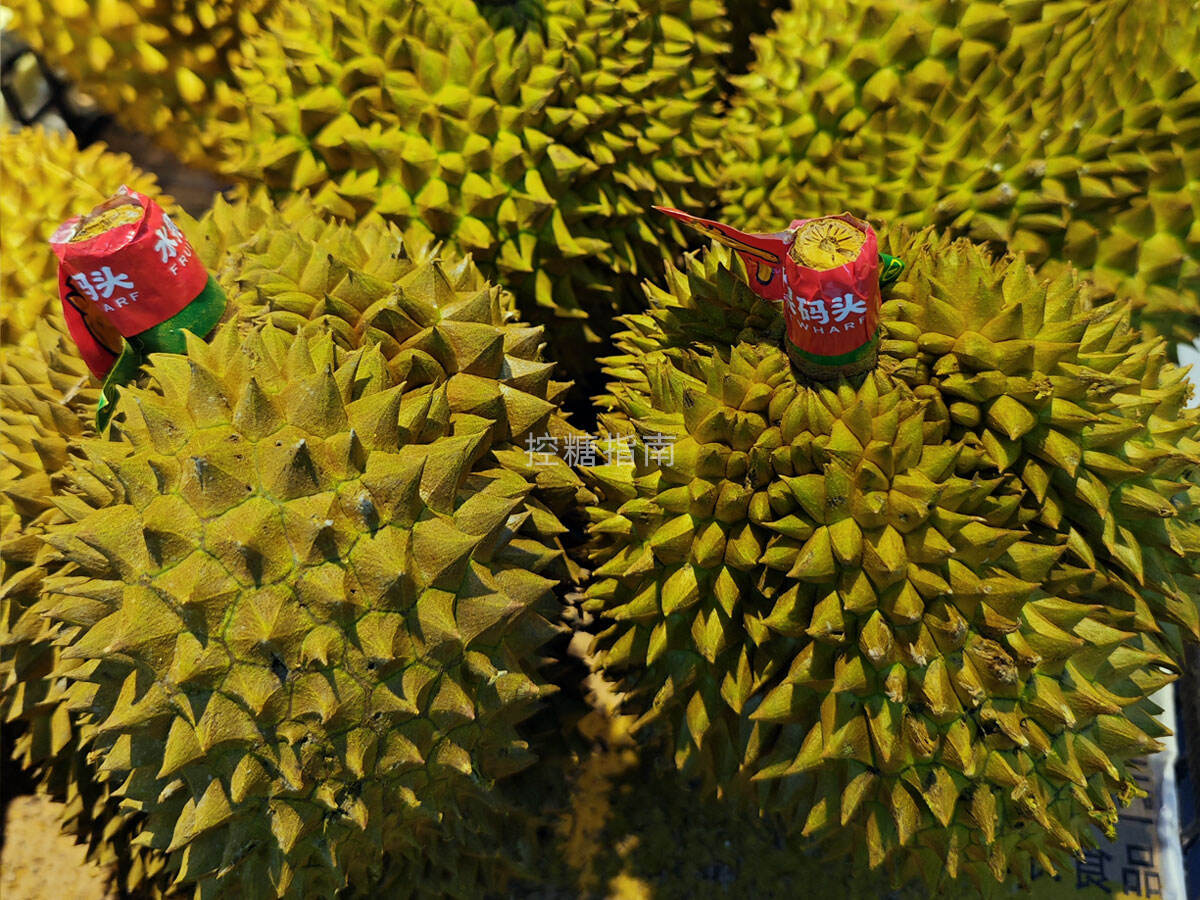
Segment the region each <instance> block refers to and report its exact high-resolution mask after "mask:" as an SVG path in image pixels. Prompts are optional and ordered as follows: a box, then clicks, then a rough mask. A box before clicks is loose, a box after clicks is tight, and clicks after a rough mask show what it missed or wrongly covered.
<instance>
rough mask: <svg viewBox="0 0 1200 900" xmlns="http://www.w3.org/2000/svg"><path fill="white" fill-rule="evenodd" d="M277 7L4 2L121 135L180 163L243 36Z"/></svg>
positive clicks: (199, 136) (253, 1)
mask: <svg viewBox="0 0 1200 900" xmlns="http://www.w3.org/2000/svg"><path fill="white" fill-rule="evenodd" d="M273 2H274V0H199V2H194V0H188V2H184V0H137V2H132V0H54V2H53V3H48V2H44V0H10V2H9V3H8V4H7V5H8V7H9V8H10V9H11V10H12V11H13V13H14V14H15V15H14V20H13V23H12V27H13V29H14V30H15V31H16V32H17V33H18V34H20V36H21V37H22V38H24V39H25V40H26V41H27V42H28V43H29V45H30V46H31V47H32V48H33V49H34V50H36V51H37V52H38V53H40V54H41V55H42V56H43V57H44V58H45V59H47V60H48V61H49V62H50V63H51V64H53V65H54V66H56V67H59V68H61V69H63V70H64V71H65V73H66V75H67V77H69V78H70V79H71V80H73V81H74V82H75V83H76V84H78V85H80V86H81V87H82V88H83V89H84V90H86V91H87V93H88V94H89V95H91V96H93V97H94V98H95V99H96V100H97V101H98V102H99V103H100V104H101V106H103V107H105V108H106V109H107V110H109V111H110V112H112V113H116V114H117V115H118V116H119V118H120V121H121V124H122V125H124V126H125V127H127V128H131V129H134V130H137V131H140V132H142V133H144V134H148V135H152V136H153V138H154V140H155V141H156V142H157V143H158V144H160V145H161V146H163V147H166V148H167V149H169V150H171V151H172V152H174V153H175V154H177V155H178V156H180V157H181V158H183V159H184V160H185V161H187V162H192V163H196V164H199V163H200V162H201V161H202V160H203V159H204V158H205V157H206V156H207V155H208V154H210V153H212V152H213V150H214V146H213V143H212V135H211V133H210V132H209V130H208V129H207V127H206V126H205V122H206V120H207V116H208V111H209V109H210V108H211V104H212V103H213V99H214V96H215V94H216V93H217V91H218V90H219V86H223V85H225V84H227V83H228V80H229V77H230V64H231V63H232V61H233V60H235V59H236V58H237V54H238V52H239V51H238V48H239V46H240V44H241V42H242V41H243V40H244V39H245V37H246V36H248V35H251V34H254V33H255V32H256V31H257V30H258V28H259V19H260V17H261V16H263V15H265V14H266V12H267V11H268V10H269V9H270V8H271V5H272V3H273Z"/></svg>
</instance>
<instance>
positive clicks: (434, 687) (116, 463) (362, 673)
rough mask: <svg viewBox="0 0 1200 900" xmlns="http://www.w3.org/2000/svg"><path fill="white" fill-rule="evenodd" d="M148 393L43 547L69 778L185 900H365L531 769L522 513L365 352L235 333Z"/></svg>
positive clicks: (532, 629)
mask: <svg viewBox="0 0 1200 900" xmlns="http://www.w3.org/2000/svg"><path fill="white" fill-rule="evenodd" d="M148 370H149V376H150V384H149V386H148V387H145V388H140V387H138V388H129V389H124V390H123V391H122V395H121V398H120V401H119V402H120V407H119V408H120V412H119V413H118V415H119V416H120V420H119V421H118V422H117V424H116V425H115V427H114V431H113V432H112V433H110V435H109V440H107V441H102V440H95V441H92V442H88V443H87V444H86V445H85V452H86V453H87V455H88V461H87V462H86V463H84V464H81V465H80V466H79V467H78V469H77V470H76V472H75V474H74V477H73V483H72V486H73V488H74V490H75V491H76V492H78V493H77V496H75V497H73V498H72V497H63V498H61V499H60V500H59V505H60V507H62V508H64V509H65V510H66V511H67V512H68V514H69V515H71V517H72V518H73V519H74V520H75V521H74V522H72V523H71V524H66V525H55V526H52V527H51V529H50V532H49V534H48V536H47V539H46V540H47V542H48V543H49V544H50V545H51V546H53V547H54V548H56V549H57V550H58V551H59V552H60V553H61V554H62V555H63V557H64V559H65V560H67V561H68V562H69V563H70V564H71V565H73V566H74V567H75V568H74V571H72V572H70V573H67V574H63V575H61V576H58V577H56V578H54V579H52V580H50V581H49V582H48V584H47V585H46V588H45V592H44V593H45V599H44V600H43V605H44V607H45V610H46V612H47V614H48V615H49V616H50V617H51V618H52V619H53V620H55V621H57V622H59V623H61V624H62V627H63V628H64V630H65V634H64V637H63V638H62V643H63V645H64V648H63V651H62V656H63V658H64V660H65V661H66V662H64V663H63V664H62V665H61V666H60V672H59V673H57V674H60V675H61V676H62V677H64V678H66V679H67V680H68V681H69V682H71V686H70V687H69V688H67V694H68V697H69V702H70V705H71V707H72V708H73V710H74V711H75V714H76V715H79V716H81V717H83V720H84V721H85V722H87V723H88V724H89V725H90V729H91V733H90V735H89V741H90V758H91V759H92V760H93V763H94V765H95V767H96V769H97V772H98V777H100V778H101V779H102V780H104V781H105V782H106V783H107V784H108V785H109V787H110V789H111V790H112V791H113V792H114V794H116V795H117V796H119V797H120V798H121V799H122V804H123V805H124V806H125V807H127V808H131V809H135V810H139V811H140V812H141V813H142V814H143V816H144V824H143V835H144V837H145V839H146V842H147V843H148V844H149V845H150V846H152V847H153V848H155V849H157V850H160V851H163V852H166V853H167V854H168V855H173V856H174V858H175V860H176V861H177V865H178V867H179V876H178V877H179V879H180V880H181V881H184V882H196V883H198V890H199V891H200V893H201V894H202V895H205V896H207V895H208V894H209V892H210V891H230V890H233V891H237V892H240V893H244V894H245V895H247V896H275V895H279V896H285V895H286V896H320V895H330V894H331V893H332V892H334V891H336V890H340V889H342V888H343V887H345V886H346V885H347V884H350V885H352V886H354V888H356V889H358V890H361V891H364V892H367V891H369V890H370V885H371V884H373V883H374V881H375V880H376V879H377V878H378V877H379V876H380V874H381V872H382V869H383V866H384V863H385V861H387V859H388V858H389V857H394V856H402V855H407V854H411V853H413V852H419V851H420V850H421V848H423V847H424V846H425V845H426V843H430V844H432V842H433V841H434V840H436V838H437V836H439V835H440V834H442V833H443V832H444V831H448V832H450V833H454V834H457V833H458V832H460V831H462V830H464V829H465V830H466V831H468V832H469V831H470V825H469V823H470V822H471V819H472V813H473V812H474V810H475V809H476V807H482V808H486V806H487V804H488V802H489V800H490V799H491V795H490V794H489V792H488V788H489V787H490V785H491V784H492V783H493V782H494V781H495V780H497V779H499V778H502V777H503V776H504V775H506V774H508V773H510V772H512V771H515V770H517V769H520V768H521V767H522V766H523V765H525V764H527V763H528V761H529V758H530V754H529V753H528V750H527V747H526V746H525V744H524V742H523V741H522V740H521V738H520V737H519V735H518V733H517V730H516V728H517V726H518V725H519V723H520V722H521V720H522V719H523V718H525V717H526V716H527V715H528V714H529V712H530V711H531V709H532V708H533V707H534V706H535V705H536V702H537V701H538V699H539V698H540V697H541V696H543V695H544V694H545V693H546V692H547V690H548V688H547V687H546V686H545V685H544V684H542V683H541V682H540V681H539V680H538V676H537V673H536V667H537V663H538V657H537V649H538V647H539V646H540V645H541V644H542V643H543V642H544V641H545V640H546V638H547V637H548V636H549V635H550V634H551V633H552V629H551V627H550V626H549V624H548V623H547V621H546V618H545V616H552V615H553V614H554V607H555V600H554V598H553V593H552V591H551V588H552V586H553V584H554V582H553V581H552V580H551V579H548V578H546V577H543V576H542V575H540V574H538V573H539V572H541V571H544V570H546V569H547V568H548V567H549V566H550V565H551V564H552V563H553V561H554V558H555V556H556V553H555V552H554V551H553V549H552V548H551V547H549V546H547V545H546V544H545V543H544V542H542V541H540V540H538V539H537V538H535V537H527V536H524V535H523V534H522V532H523V530H527V529H526V527H525V523H526V522H527V520H529V519H530V517H531V512H530V510H529V509H528V508H527V506H526V502H525V501H526V497H527V495H528V494H529V492H530V489H531V487H530V485H529V484H528V483H527V482H526V481H525V480H524V479H523V478H521V477H520V476H519V475H516V474H515V473H513V472H510V471H507V470H505V469H502V468H498V467H496V466H495V465H494V463H492V462H489V459H490V458H489V457H488V456H487V451H488V449H489V446H490V443H491V441H492V431H491V427H490V426H491V423H490V421H488V420H485V419H482V418H479V417H476V416H471V415H466V414H460V413H455V412H452V409H451V403H450V399H449V395H450V393H451V388H450V387H449V386H448V385H440V386H432V385H426V386H418V387H413V386H411V385H409V384H407V383H406V381H405V379H406V376H407V375H408V374H409V373H410V372H411V369H410V368H406V366H405V364H404V361H403V359H402V358H401V357H396V358H393V359H392V360H391V361H388V360H386V359H385V358H384V356H383V354H382V353H381V352H380V351H379V348H378V347H370V348H368V349H358V350H353V351H350V352H346V351H342V350H340V349H338V348H337V347H336V346H335V344H334V342H333V340H332V338H331V337H330V336H329V335H323V336H321V335H308V336H300V337H296V336H293V335H290V334H288V333H286V332H283V331H280V330H278V329H275V328H273V327H271V326H270V325H267V326H265V327H264V328H263V329H262V330H254V331H252V332H251V333H250V334H248V335H242V334H239V330H238V329H237V328H236V327H235V326H234V324H232V323H230V324H227V325H225V326H222V330H221V331H220V333H219V334H218V335H217V336H216V338H215V339H214V341H213V342H212V344H205V343H203V342H202V341H199V340H191V341H190V342H189V350H188V354H187V356H171V355H165V354H164V355H159V356H156V357H154V359H153V361H152V363H151V364H150V365H149V367H148ZM443 820H445V821H444V822H443ZM430 834H432V835H433V836H432V837H430V836H428V835H430ZM416 890H419V886H414V891H416Z"/></svg>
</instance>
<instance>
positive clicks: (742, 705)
mask: <svg viewBox="0 0 1200 900" xmlns="http://www.w3.org/2000/svg"><path fill="white" fill-rule="evenodd" d="M883 249H885V250H887V252H889V253H892V254H894V255H897V256H899V257H900V258H902V259H904V260H905V261H906V262H907V263H908V264H909V267H910V268H909V271H908V273H907V274H906V276H905V277H904V278H902V279H901V281H900V282H899V283H897V284H896V285H895V286H894V287H893V288H891V289H890V290H888V291H885V294H884V304H883V307H882V322H883V328H884V339H883V341H882V343H881V352H880V364H879V367H878V369H877V370H876V371H874V372H872V373H870V374H869V375H866V376H863V377H861V378H859V379H856V380H855V381H854V382H849V381H844V380H843V381H842V382H840V383H831V384H828V385H817V384H814V383H806V382H805V381H803V380H802V379H800V378H798V376H796V375H795V374H794V373H793V370H792V368H791V367H790V365H789V362H788V359H787V356H786V355H785V353H784V351H783V349H782V346H781V343H782V333H783V323H782V315H781V312H780V311H779V310H778V309H776V308H775V307H774V306H772V305H771V304H769V303H767V302H766V301H762V300H759V299H758V298H756V297H755V296H754V295H753V294H752V293H751V292H750V289H749V288H748V287H747V285H746V284H745V283H744V282H743V281H742V280H741V277H744V273H742V274H741V275H739V273H738V272H735V271H731V268H730V264H729V258H730V254H729V252H728V251H727V250H725V249H724V248H721V247H717V248H714V250H713V251H712V252H711V253H709V254H708V255H707V256H705V257H704V258H703V259H697V258H692V259H690V260H689V261H688V263H687V266H686V268H685V269H683V270H680V269H676V268H674V266H671V265H668V268H667V276H666V283H665V287H658V286H651V287H650V288H649V289H648V294H649V297H650V304H651V306H650V310H649V311H648V312H647V313H646V314H643V315H637V316H629V317H626V318H625V319H624V320H623V321H624V324H625V327H626V330H625V331H623V332H622V333H621V334H620V335H619V338H618V347H619V348H620V350H621V351H622V352H621V355H619V356H616V357H613V358H611V359H609V360H608V361H607V369H608V371H609V373H610V375H611V379H612V381H611V385H610V390H609V394H608V395H607V398H606V402H607V404H608V405H609V406H610V408H611V412H610V413H608V414H606V415H604V416H602V422H603V423H604V425H605V427H606V428H607V429H608V431H609V432H610V433H611V434H613V435H618V436H619V435H632V436H633V437H634V447H633V450H634V452H633V454H632V457H633V458H632V460H626V463H628V464H626V465H618V464H615V463H613V462H611V461H610V462H609V464H607V465H603V466H598V467H595V468H593V469H590V470H589V469H583V470H581V471H582V472H583V474H584V475H585V476H586V478H587V480H589V481H590V482H591V483H592V484H593V486H594V488H595V490H596V492H597V493H598V494H599V495H600V496H601V498H602V500H601V502H600V503H598V504H596V505H594V506H593V507H592V508H591V509H590V510H589V515H590V518H591V523H592V524H591V533H592V536H593V545H592V547H591V552H590V561H591V563H592V566H593V568H594V573H593V580H592V583H591V584H590V586H589V588H588V597H589V600H588V603H587V605H586V607H585V608H586V609H588V610H590V611H592V612H595V613H596V614H598V615H602V616H604V617H605V621H606V622H607V627H606V628H605V629H604V630H603V631H601V632H600V634H599V636H598V640H597V650H598V661H599V664H600V665H601V667H602V669H603V671H604V672H606V673H607V674H608V675H609V676H611V677H614V678H617V679H618V682H617V684H618V686H619V688H620V689H621V690H622V691H623V692H624V693H625V694H626V699H625V704H626V706H625V708H626V709H627V711H629V712H631V713H634V714H637V715H638V716H639V717H640V723H639V724H640V726H641V727H642V728H644V729H647V730H648V732H650V733H653V732H654V731H655V730H656V729H657V730H658V731H660V732H662V733H664V734H665V735H666V736H667V737H668V738H669V739H670V740H672V741H673V751H674V758H675V763H676V765H677V766H678V767H679V768H680V769H682V770H683V771H684V772H685V773H686V774H689V775H693V776H697V777H703V778H705V779H706V780H707V781H708V782H709V783H710V785H711V784H712V783H714V782H715V784H716V785H717V786H718V787H719V788H720V790H721V791H722V792H724V793H725V794H726V795H728V796H729V797H730V798H731V800H733V801H735V802H740V801H742V800H744V801H745V802H748V803H750V804H751V805H752V806H756V807H758V808H760V809H762V810H765V811H768V812H775V813H778V814H780V815H784V816H786V817H789V818H790V819H791V821H792V822H793V823H794V826H795V828H796V829H797V830H799V831H800V832H801V833H802V834H803V835H805V836H826V837H829V838H830V844H831V845H832V846H834V847H835V848H836V847H838V846H840V847H843V848H854V847H865V848H866V849H867V851H868V855H869V859H870V863H871V865H872V866H879V865H883V864H887V865H888V866H889V867H893V868H894V869H895V870H896V872H897V873H898V874H899V875H900V876H902V877H903V878H905V879H907V878H911V877H923V878H924V879H925V880H926V882H927V883H928V884H929V885H931V886H932V885H935V884H937V883H939V882H943V881H944V880H945V879H946V878H947V877H948V878H955V877H960V876H963V875H965V876H967V877H969V878H970V879H971V880H972V881H974V882H976V883H977V884H980V885H982V883H983V882H985V881H990V880H992V879H995V880H1005V879H1009V878H1015V879H1028V878H1029V877H1030V873H1031V870H1032V867H1033V866H1035V865H1036V866H1040V867H1041V868H1042V869H1044V870H1046V871H1049V872H1053V871H1055V870H1056V868H1057V867H1058V866H1060V865H1061V864H1062V860H1063V859H1065V858H1068V854H1078V853H1079V852H1080V850H1081V848H1082V847H1084V846H1088V845H1089V844H1090V843H1091V842H1092V840H1093V837H1092V835H1093V829H1092V827H1091V826H1092V825H1098V826H1100V827H1101V828H1103V829H1105V830H1111V829H1112V827H1113V826H1114V825H1115V822H1116V816H1117V811H1116V807H1117V803H1118V802H1128V800H1129V799H1130V798H1131V797H1132V796H1134V795H1135V794H1136V792H1137V790H1138V788H1137V786H1136V783H1135V781H1134V780H1133V778H1132V776H1131V770H1130V769H1129V767H1128V761H1129V760H1130V759H1131V758H1133V757H1137V756H1140V755H1143V754H1145V753H1147V752H1150V751H1152V750H1154V749H1155V748H1156V747H1157V746H1158V745H1157V743H1156V741H1155V738H1157V737H1159V736H1161V735H1163V734H1165V733H1166V731H1165V729H1164V728H1163V727H1162V726H1161V725H1160V724H1159V723H1158V722H1157V721H1156V719H1155V718H1154V716H1155V714H1156V713H1157V712H1158V711H1159V710H1158V708H1157V707H1155V706H1154V705H1153V703H1152V702H1151V701H1150V700H1149V696H1150V695H1151V694H1152V693H1153V692H1154V691H1155V690H1156V689H1158V688H1159V687H1161V686H1163V685H1165V684H1167V683H1169V682H1170V681H1171V680H1172V679H1173V678H1174V677H1175V676H1176V674H1177V673H1178V670H1179V665H1180V660H1181V658H1182V653H1183V642H1184V641H1185V640H1186V639H1195V638H1197V637H1200V610H1198V609H1197V601H1196V596H1197V587H1198V585H1197V580H1196V563H1195V559H1196V552H1197V550H1200V525H1198V524H1197V522H1198V520H1200V502H1198V501H1200V486H1198V485H1197V480H1196V467H1197V466H1198V465H1200V442H1198V438H1200V418H1198V414H1197V413H1196V412H1195V411H1193V410H1189V409H1185V400H1186V398H1187V396H1188V393H1189V388H1188V386H1187V383H1186V380H1185V373H1184V372H1183V371H1182V370H1180V369H1177V368H1175V367H1174V366H1172V365H1170V364H1169V363H1168V362H1167V361H1166V350H1165V346H1164V342H1163V341H1162V340H1153V341H1148V340H1146V339H1143V338H1141V337H1140V335H1139V332H1137V331H1135V330H1134V329H1133V328H1132V326H1131V324H1130V311H1129V305H1128V304H1108V305H1103V306H1094V304H1093V300H1094V293H1093V290H1092V288H1091V287H1090V286H1089V285H1088V284H1086V283H1085V282H1082V281H1081V280H1080V279H1079V278H1078V276H1077V275H1075V274H1072V273H1064V274H1061V275H1059V276H1057V277H1055V278H1054V279H1053V280H1051V281H1049V282H1039V280H1038V279H1037V278H1036V277H1035V275H1034V273H1033V271H1032V269H1031V268H1030V267H1029V266H1028V265H1027V264H1026V263H1025V261H1024V260H1023V259H1022V258H1020V257H1017V258H1015V259H1013V258H1005V259H1004V260H1002V261H1000V262H993V261H992V260H991V259H990V258H989V257H988V256H987V254H986V253H985V251H983V250H982V249H980V248H978V247H977V246H976V245H972V244H970V243H968V242H966V241H963V240H960V241H957V242H950V241H949V240H946V239H939V238H936V237H934V236H933V235H932V234H931V233H929V232H925V233H922V234H921V235H919V236H917V237H916V238H911V239H908V238H906V239H904V240H897V239H894V238H893V239H892V240H891V243H890V244H888V243H887V242H885V244H884V246H883ZM659 435H664V436H665V438H663V437H657V436H659ZM665 447H669V448H670V452H669V453H666V452H660V453H653V452H651V451H652V450H655V449H658V450H662V449H663V448H665Z"/></svg>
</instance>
